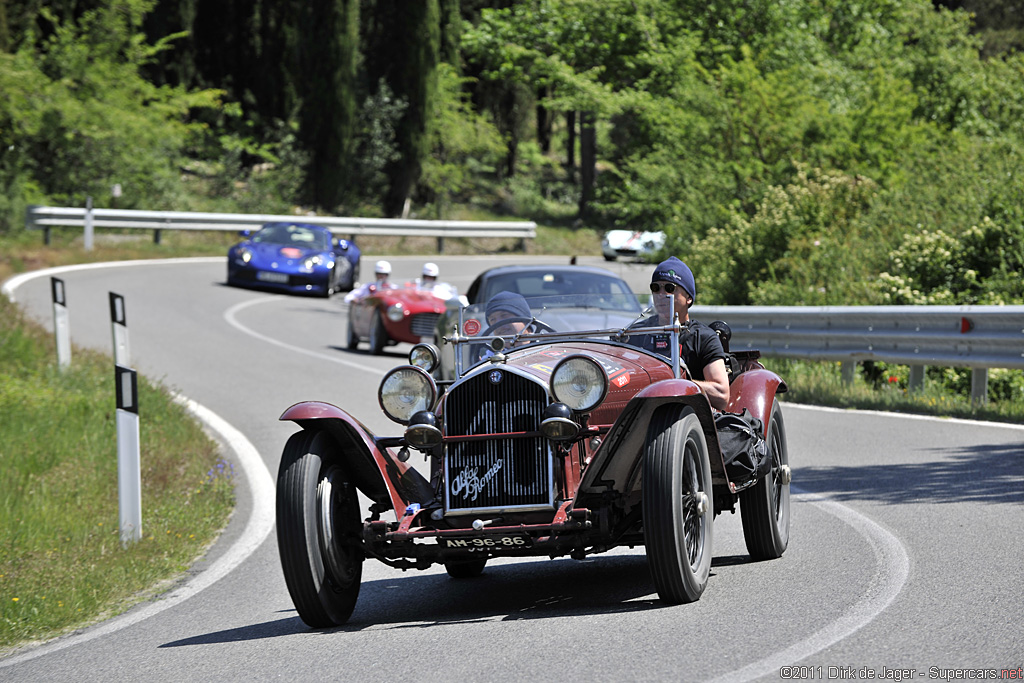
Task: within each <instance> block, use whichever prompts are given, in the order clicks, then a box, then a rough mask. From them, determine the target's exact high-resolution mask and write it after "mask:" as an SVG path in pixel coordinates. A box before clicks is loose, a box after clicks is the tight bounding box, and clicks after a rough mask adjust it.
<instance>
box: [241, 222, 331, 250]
mask: <svg viewBox="0 0 1024 683" xmlns="http://www.w3.org/2000/svg"><path fill="white" fill-rule="evenodd" d="M252 241H253V242H255V243H257V244H259V243H269V244H284V245H288V246H294V247H301V248H303V249H315V250H317V251H327V250H329V249H330V248H331V238H330V236H329V235H328V233H326V232H321V231H320V230H313V229H312V228H307V227H303V226H301V225H269V226H267V227H265V228H263V229H262V230H260V231H259V232H257V233H256V234H255V235H253V236H252Z"/></svg>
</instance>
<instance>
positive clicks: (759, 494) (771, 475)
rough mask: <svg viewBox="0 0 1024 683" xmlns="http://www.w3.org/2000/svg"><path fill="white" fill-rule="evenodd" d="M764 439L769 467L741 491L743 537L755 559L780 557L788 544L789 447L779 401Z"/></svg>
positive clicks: (776, 402)
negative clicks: (751, 484) (753, 482)
mask: <svg viewBox="0 0 1024 683" xmlns="http://www.w3.org/2000/svg"><path fill="white" fill-rule="evenodd" d="M766 441H767V442H768V444H767V445H768V456H769V457H770V458H771V463H772V469H771V471H770V472H768V474H766V475H764V476H763V477H761V480H760V481H758V482H757V483H756V484H754V486H752V487H751V488H749V489H747V490H745V491H743V492H742V493H740V516H741V517H742V519H743V540H744V541H745V542H746V544H747V552H748V553H750V559H752V560H755V561H756V560H774V559H777V558H779V557H782V553H784V552H785V551H786V546H788V545H789V480H790V470H789V450H788V449H787V447H786V425H785V422H784V421H783V419H782V408H781V407H780V406H779V402H778V401H775V402H773V403H772V414H771V417H770V418H769V420H768V436H767V438H766Z"/></svg>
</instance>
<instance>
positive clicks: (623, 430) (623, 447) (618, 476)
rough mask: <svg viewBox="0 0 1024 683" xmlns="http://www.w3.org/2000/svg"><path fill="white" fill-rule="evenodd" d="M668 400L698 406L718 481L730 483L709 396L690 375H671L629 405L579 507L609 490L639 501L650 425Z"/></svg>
mask: <svg viewBox="0 0 1024 683" xmlns="http://www.w3.org/2000/svg"><path fill="white" fill-rule="evenodd" d="M666 403H682V404H684V405H687V406H689V407H691V408H693V410H694V412H695V413H696V414H697V417H698V419H700V424H701V427H703V429H704V437H705V439H706V440H707V443H708V453H709V457H710V461H711V480H712V483H714V484H727V483H728V479H727V478H726V476H725V462H724V460H723V459H722V451H721V449H720V448H719V447H718V433H717V432H716V431H715V420H714V416H713V413H712V411H711V404H710V403H708V399H707V396H705V395H704V394H703V393H701V390H700V387H698V386H697V385H696V384H694V383H693V382H691V381H690V380H688V379H667V380H662V381H660V382H656V383H654V384H652V385H650V386H649V387H646V388H645V389H644V390H643V391H640V392H639V393H637V395H636V396H634V397H633V398H632V399H631V400H630V402H629V403H628V404H626V407H625V408H624V409H623V411H622V414H621V415H619V419H618V420H616V421H615V424H613V425H612V427H611V429H610V430H609V431H608V434H607V435H606V437H605V439H604V441H603V442H602V444H601V446H600V447H599V448H598V449H597V451H596V452H595V453H594V457H593V459H592V460H591V462H590V464H589V466H588V467H587V469H586V471H585V472H584V473H583V478H582V479H581V481H580V487H579V490H578V492H577V494H576V500H575V501H574V503H573V505H574V506H575V507H594V506H595V505H597V504H598V502H599V497H600V496H601V494H603V493H605V492H607V491H617V492H619V493H622V494H625V495H626V496H627V498H634V497H635V500H634V501H633V502H632V504H638V503H639V496H640V484H641V481H640V480H641V474H642V468H641V467H640V463H641V459H642V456H643V452H644V446H645V444H646V441H647V427H648V425H649V423H650V421H651V416H652V415H653V414H654V411H655V410H656V409H657V408H658V407H659V406H662V405H664V404H666Z"/></svg>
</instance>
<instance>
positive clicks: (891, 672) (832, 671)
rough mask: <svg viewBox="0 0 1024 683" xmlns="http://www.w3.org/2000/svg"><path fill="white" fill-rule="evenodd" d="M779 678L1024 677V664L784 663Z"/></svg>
mask: <svg viewBox="0 0 1024 683" xmlns="http://www.w3.org/2000/svg"><path fill="white" fill-rule="evenodd" d="M779 678H781V679H782V680H785V681H856V680H861V681H896V682H897V683H902V681H912V680H929V681H981V680H989V681H997V680H998V681H1012V680H1017V681H1019V680H1024V668H1022V667H1020V666H1018V667H1016V668H1014V669H1009V668H1006V669H984V668H978V669H972V668H963V669H949V668H944V667H938V666H932V667H928V668H927V669H918V668H902V667H893V668H889V667H887V666H883V667H880V668H875V667H870V666H862V667H854V666H784V667H782V668H781V669H779Z"/></svg>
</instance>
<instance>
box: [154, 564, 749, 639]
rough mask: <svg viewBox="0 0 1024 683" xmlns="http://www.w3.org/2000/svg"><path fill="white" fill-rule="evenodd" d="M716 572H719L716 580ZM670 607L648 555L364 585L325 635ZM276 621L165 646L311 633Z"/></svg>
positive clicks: (286, 620)
mask: <svg viewBox="0 0 1024 683" xmlns="http://www.w3.org/2000/svg"><path fill="white" fill-rule="evenodd" d="M749 561H750V559H749V558H748V557H746V556H743V557H740V556H732V555H730V556H727V557H721V558H716V560H715V562H713V566H724V565H735V564H743V563H746V562H749ZM713 576H714V573H713V572H712V577H713ZM652 609H671V607H670V606H666V605H665V604H664V603H662V602H660V601H659V600H658V597H657V595H656V593H655V590H654V584H653V583H652V582H651V579H650V574H649V572H648V569H647V558H646V557H645V556H644V555H642V554H641V555H629V556H605V557H602V558H599V559H596V560H584V561H576V560H554V561H552V560H541V561H537V562H517V563H514V564H498V565H493V566H488V567H487V569H486V570H484V573H483V575H482V576H480V577H477V578H473V579H460V580H453V579H451V578H449V577H448V575H447V574H440V575H438V574H436V573H435V574H429V575H415V576H410V575H409V574H402V573H396V574H395V576H394V578H387V579H380V580H376V581H365V582H363V585H362V588H361V590H360V593H359V602H358V604H357V605H356V610H355V612H354V613H353V615H352V618H351V620H350V621H349V622H348V623H347V624H345V625H344V626H339V627H337V628H333V629H323V631H324V632H335V631H343V632H353V633H355V632H359V631H362V630H365V629H369V628H375V629H378V630H379V629H381V628H382V627H383V628H385V629H387V628H394V629H408V628H419V629H425V628H432V627H435V626H445V625H452V624H464V623H472V622H487V621H518V620H524V619H549V618H565V617H573V616H583V615H595V614H615V613H620V612H642V611H645V610H652ZM287 613H288V614H289V615H290V616H287V617H283V618H281V619H278V620H276V621H267V622H264V623H261V624H253V625H251V626H243V627H241V628H234V629H227V630H224V631H216V632H214V633H208V634H204V635H197V636H194V637H191V638H185V639H182V640H176V641H173V642H169V643H165V644H163V645H161V646H160V647H161V648H168V647H185V646H190V645H208V644H211V643H231V642H239V641H248V640H261V639H264V638H273V637H277V636H284V635H291V634H294V633H307V632H309V631H311V630H319V629H310V627H308V626H306V624H305V623H303V622H302V620H301V619H299V618H298V617H297V616H294V614H295V613H294V611H293V610H288V612H287Z"/></svg>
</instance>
